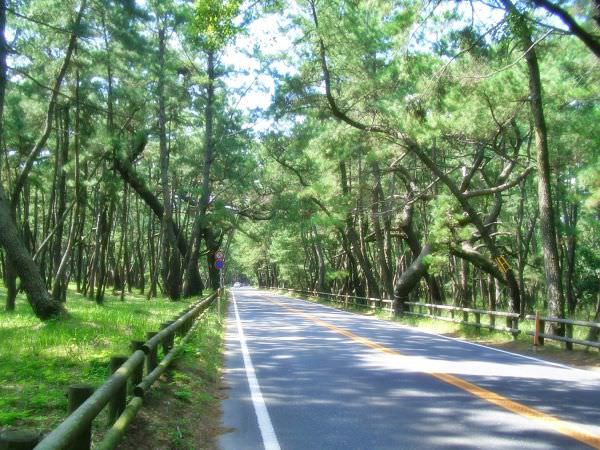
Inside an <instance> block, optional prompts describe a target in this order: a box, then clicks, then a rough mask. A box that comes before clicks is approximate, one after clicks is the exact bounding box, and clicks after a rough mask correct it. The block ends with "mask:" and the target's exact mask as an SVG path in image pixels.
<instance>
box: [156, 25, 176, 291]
mask: <svg viewBox="0 0 600 450" xmlns="http://www.w3.org/2000/svg"><path fill="white" fill-rule="evenodd" d="M159 20H160V19H159ZM165 52H166V43H165V25H164V24H162V25H159V29H158V66H159V67H158V70H159V74H158V136H159V147H160V182H161V189H162V195H163V216H162V223H161V225H162V226H161V231H162V245H163V249H162V253H163V254H162V258H161V259H162V261H161V264H162V266H161V274H162V280H163V287H164V289H165V291H166V293H167V295H168V296H169V298H170V299H171V300H179V297H180V296H181V259H180V258H179V255H178V254H177V251H176V248H177V238H176V236H175V231H174V229H173V211H172V206H171V190H170V188H169V149H168V147H167V131H166V121H167V120H166V112H165ZM171 248H173V250H174V251H171Z"/></svg>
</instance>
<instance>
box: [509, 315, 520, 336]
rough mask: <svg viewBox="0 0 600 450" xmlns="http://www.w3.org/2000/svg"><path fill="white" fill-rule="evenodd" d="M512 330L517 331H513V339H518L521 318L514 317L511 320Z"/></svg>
mask: <svg viewBox="0 0 600 450" xmlns="http://www.w3.org/2000/svg"><path fill="white" fill-rule="evenodd" d="M511 328H513V329H514V330H516V331H512V332H511V333H512V337H513V339H517V336H518V335H519V318H518V317H513V318H512V320H511Z"/></svg>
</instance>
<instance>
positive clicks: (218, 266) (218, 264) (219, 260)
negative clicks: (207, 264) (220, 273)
mask: <svg viewBox="0 0 600 450" xmlns="http://www.w3.org/2000/svg"><path fill="white" fill-rule="evenodd" d="M215 267H216V268H217V269H219V270H221V269H222V268H223V260H222V259H218V260H216V261H215Z"/></svg>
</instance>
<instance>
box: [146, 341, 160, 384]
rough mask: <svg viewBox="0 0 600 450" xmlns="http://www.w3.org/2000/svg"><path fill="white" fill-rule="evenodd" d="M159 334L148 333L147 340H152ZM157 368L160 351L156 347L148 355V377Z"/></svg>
mask: <svg viewBox="0 0 600 450" xmlns="http://www.w3.org/2000/svg"><path fill="white" fill-rule="evenodd" d="M157 334H158V332H156V331H148V332H147V333H146V340H150V339H152V338H153V337H154V336H156V335H157ZM156 366H158V350H157V348H156V347H154V348H153V349H151V350H150V351H149V352H148V354H147V355H146V375H147V374H149V373H150V372H152V371H153V370H154V369H155V368H156Z"/></svg>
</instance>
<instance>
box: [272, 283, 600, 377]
mask: <svg viewBox="0 0 600 450" xmlns="http://www.w3.org/2000/svg"><path fill="white" fill-rule="evenodd" d="M263 292H267V291H263ZM267 293H268V294H270V295H275V294H273V293H270V292H267ZM278 295H280V296H282V297H287V298H289V299H292V300H301V301H303V302H307V303H310V304H311V305H317V306H320V307H322V308H327V309H332V310H334V311H337V312H340V313H347V314H352V315H356V314H354V313H352V312H350V311H344V310H342V309H338V308H335V307H333V306H329V305H323V304H321V303H316V302H311V301H309V300H304V299H302V298H295V297H290V296H287V295H281V294H278ZM361 317H365V318H367V319H369V320H372V321H376V322H378V323H380V324H388V323H389V324H390V325H393V326H396V327H399V328H408V329H410V330H411V331H416V332H420V333H424V334H429V335H432V336H437V337H439V338H442V339H446V340H449V341H456V342H461V343H463V344H467V345H472V346H474V347H481V348H485V349H487V350H492V351H495V352H499V353H505V354H507V355H511V356H517V357H519V358H524V359H529V360H531V361H537V362H540V363H543V364H547V365H550V366H555V367H560V368H562V369H569V370H575V371H580V372H584V373H586V374H587V375H593V376H595V377H597V378H600V375H599V374H598V373H597V372H595V371H593V370H586V369H580V368H579V367H573V366H567V365H566V364H561V363H556V362H553V361H548V360H545V359H540V358H536V357H534V356H527V355H521V354H520V353H513V352H509V351H507V350H502V349H499V348H495V347H489V346H487V345H483V344H477V343H475V342H470V341H465V340H463V339H459V338H455V337H451V336H444V335H443V334H438V333H435V332H433V331H429V330H424V329H422V328H416V327H411V326H410V325H404V324H401V323H396V322H392V321H385V322H384V321H382V320H381V319H378V318H376V317H371V316H361Z"/></svg>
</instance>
